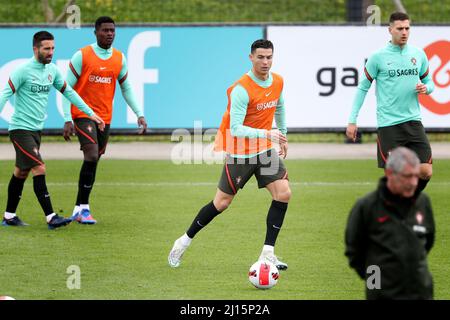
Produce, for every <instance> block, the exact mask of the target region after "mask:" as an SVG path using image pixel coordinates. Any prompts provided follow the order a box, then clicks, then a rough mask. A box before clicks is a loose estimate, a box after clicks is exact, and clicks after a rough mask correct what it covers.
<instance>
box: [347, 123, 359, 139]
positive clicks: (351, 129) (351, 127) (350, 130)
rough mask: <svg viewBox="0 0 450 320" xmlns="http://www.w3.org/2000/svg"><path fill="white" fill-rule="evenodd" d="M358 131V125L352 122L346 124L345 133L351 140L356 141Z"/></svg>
mask: <svg viewBox="0 0 450 320" xmlns="http://www.w3.org/2000/svg"><path fill="white" fill-rule="evenodd" d="M357 132H358V127H357V126H356V124H354V123H349V124H348V126H347V130H346V131H345V134H346V135H347V138H349V139H351V140H352V141H353V142H355V141H356V133H357Z"/></svg>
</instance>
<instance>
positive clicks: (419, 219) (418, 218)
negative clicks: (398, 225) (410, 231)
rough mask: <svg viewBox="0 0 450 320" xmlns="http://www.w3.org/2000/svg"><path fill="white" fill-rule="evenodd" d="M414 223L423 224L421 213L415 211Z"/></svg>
mask: <svg viewBox="0 0 450 320" xmlns="http://www.w3.org/2000/svg"><path fill="white" fill-rule="evenodd" d="M416 221H417V223H418V224H422V222H423V213H422V212H420V211H417V213H416Z"/></svg>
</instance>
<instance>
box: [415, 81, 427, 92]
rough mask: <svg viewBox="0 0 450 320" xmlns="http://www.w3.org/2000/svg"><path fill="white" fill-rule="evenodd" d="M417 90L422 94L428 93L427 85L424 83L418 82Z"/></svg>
mask: <svg viewBox="0 0 450 320" xmlns="http://www.w3.org/2000/svg"><path fill="white" fill-rule="evenodd" d="M416 92H417V93H420V94H427V86H426V85H424V84H423V83H418V84H417V85H416Z"/></svg>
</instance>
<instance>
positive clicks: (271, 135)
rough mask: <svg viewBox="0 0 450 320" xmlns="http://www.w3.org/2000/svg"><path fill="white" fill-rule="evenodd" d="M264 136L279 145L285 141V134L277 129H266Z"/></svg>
mask: <svg viewBox="0 0 450 320" xmlns="http://www.w3.org/2000/svg"><path fill="white" fill-rule="evenodd" d="M266 138H267V139H269V140H270V141H273V142H277V143H279V144H280V145H281V144H283V143H286V142H287V138H286V136H284V135H283V134H282V133H281V131H280V130H278V129H272V130H267V134H266Z"/></svg>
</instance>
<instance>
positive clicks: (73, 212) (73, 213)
mask: <svg viewBox="0 0 450 320" xmlns="http://www.w3.org/2000/svg"><path fill="white" fill-rule="evenodd" d="M80 211H81V208H80V206H75V207H74V208H73V211H72V215H73V216H74V215H75V214H77V213H78V212H80Z"/></svg>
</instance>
